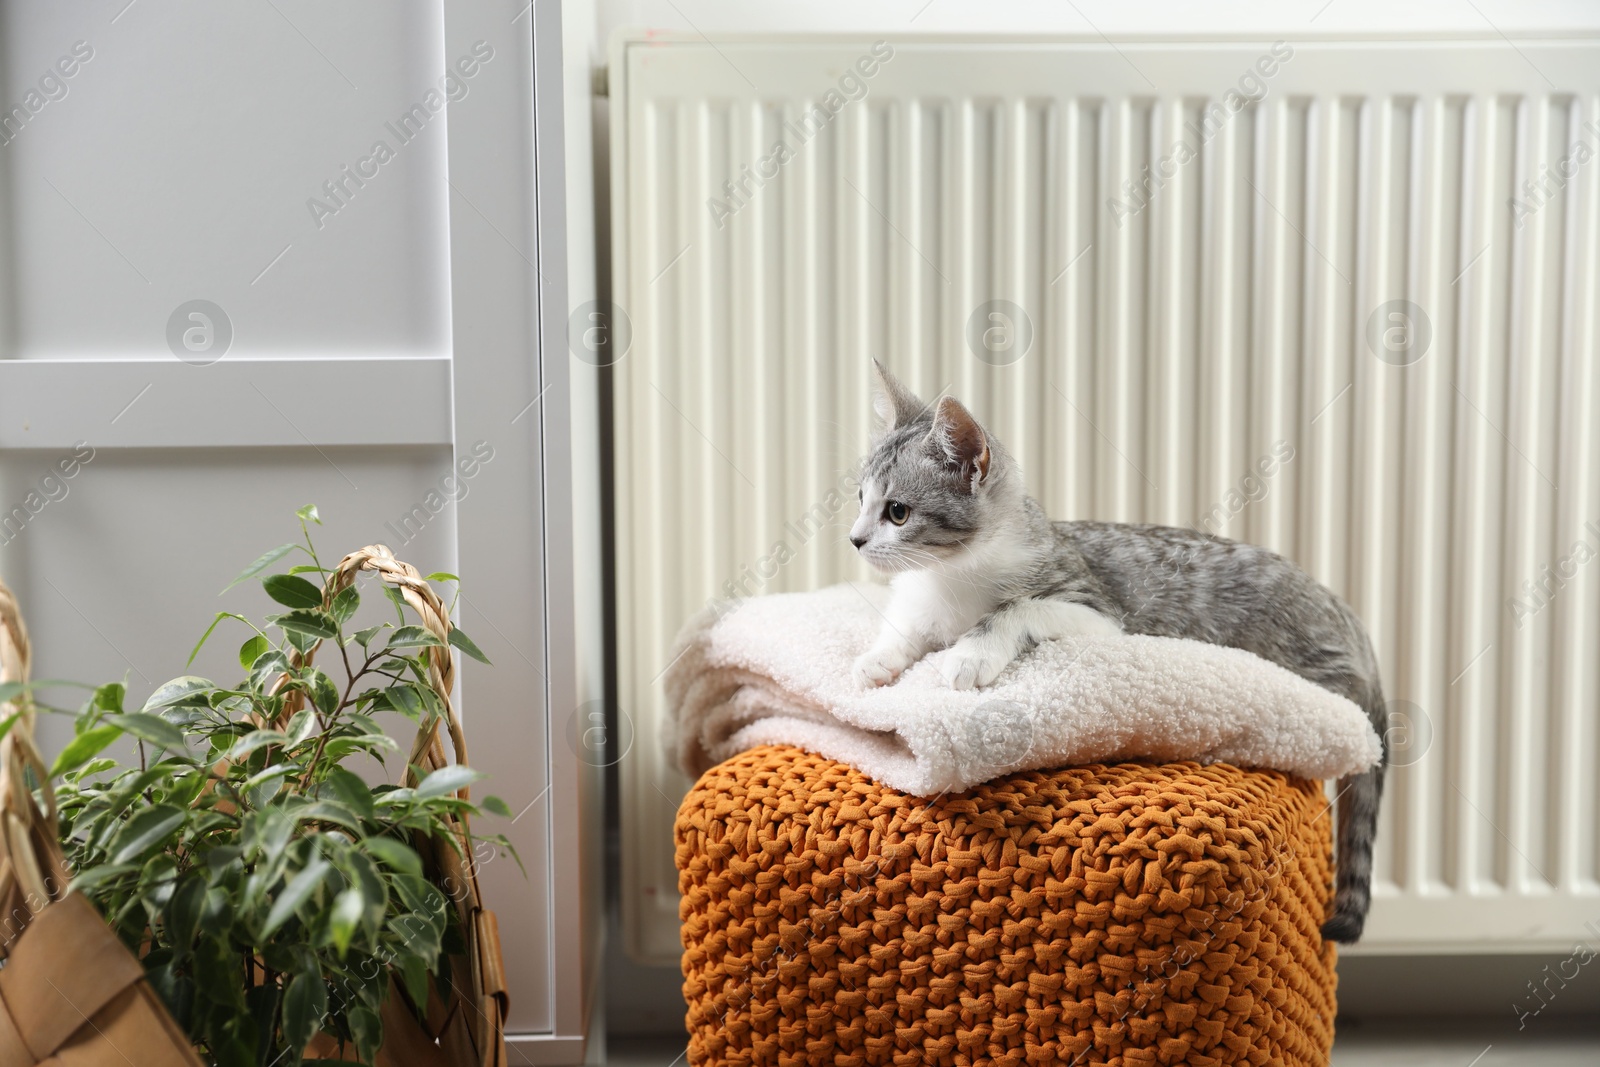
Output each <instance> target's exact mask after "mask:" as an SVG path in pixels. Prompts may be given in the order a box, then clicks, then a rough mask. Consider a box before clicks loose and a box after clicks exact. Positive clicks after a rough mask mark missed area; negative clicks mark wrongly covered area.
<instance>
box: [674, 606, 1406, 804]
mask: <svg viewBox="0 0 1600 1067" xmlns="http://www.w3.org/2000/svg"><path fill="white" fill-rule="evenodd" d="M888 597H889V590H888V589H887V588H886V587H884V586H881V585H874V584H865V583H861V584H857V583H845V584H843V585H836V586H833V587H831V588H828V589H823V590H821V591H819V592H815V593H783V594H778V595H773V596H759V597H750V598H748V599H745V600H741V601H737V602H735V603H732V604H723V605H719V606H717V607H713V608H707V609H706V610H705V611H703V612H702V613H701V614H700V615H699V616H697V617H696V618H695V619H693V620H691V621H690V622H689V624H688V625H686V626H685V627H684V629H683V632H682V633H681V634H680V635H679V638H678V645H677V647H676V648H675V649H674V650H673V652H674V655H675V656H676V657H677V658H676V659H675V660H674V662H673V663H672V666H671V667H670V668H669V669H668V671H667V674H666V690H667V698H668V703H669V707H670V711H671V716H672V729H671V730H670V731H669V738H668V742H667V743H668V746H669V748H670V751H671V756H672V758H673V760H674V761H675V762H676V763H677V765H678V766H679V767H681V768H682V769H683V770H684V771H686V772H688V773H689V774H690V775H696V776H697V775H699V774H701V773H702V772H704V771H705V770H706V769H707V768H708V767H710V766H712V765H713V764H716V763H719V762H721V761H722V760H725V759H728V758H729V757H731V756H734V755H736V754H738V753H739V752H742V751H744V750H745V749H749V748H753V747H755V746H757V745H768V744H788V745H797V746H799V747H801V748H804V749H807V750H809V751H812V752H817V753H820V754H822V755H824V756H827V757H829V758H831V759H836V760H840V761H842V762H845V763H849V764H851V765H853V766H855V767H857V768H859V769H860V770H862V771H863V772H865V773H866V774H868V775H870V776H871V777H873V778H875V779H877V780H878V781H879V782H881V783H882V784H884V785H887V786H889V787H890V788H893V789H897V790H899V791H901V792H904V793H910V794H912V795H915V796H933V795H936V794H939V793H943V792H947V791H948V792H961V791H964V790H966V789H970V788H971V787H973V786H975V785H977V784H979V783H980V782H985V781H988V780H989V779H991V778H996V777H999V776H1001V775H1004V774H1009V773H1011V772H1013V771H1022V770H1034V769H1037V768H1044V767H1065V766H1072V765H1076V764H1083V763H1104V762H1109V761H1112V760H1118V759H1136V758H1143V759H1153V760H1159V761H1170V760H1191V759H1192V760H1199V761H1202V762H1215V761H1223V762H1227V763H1233V764H1237V765H1239V766H1245V767H1268V768H1274V769H1276V770H1281V771H1287V772H1289V773H1291V774H1297V775H1301V776H1303V777H1306V778H1337V777H1340V776H1342V775H1345V774H1350V773H1353V772H1356V771H1360V770H1365V769H1366V768H1368V767H1371V766H1373V765H1374V764H1376V763H1377V762H1378V759H1379V753H1380V748H1379V743H1378V737H1377V735H1376V734H1375V733H1374V732H1373V730H1372V727H1371V726H1370V725H1369V724H1368V722H1367V717H1366V715H1364V714H1363V713H1362V711H1361V709H1360V708H1358V707H1356V705H1355V704H1353V703H1351V702H1350V701H1348V700H1346V699H1345V698H1344V697H1341V696H1338V695H1336V694H1334V693H1331V692H1329V691H1328V690H1326V689H1322V688H1321V687H1319V686H1316V685H1313V684H1312V683H1310V682H1307V681H1305V680H1304V679H1302V678H1299V677H1298V676H1296V675H1294V674H1291V673H1290V672H1289V671H1287V670H1285V669H1283V668H1282V667H1279V666H1278V665H1276V664H1274V663H1270V662H1268V661H1267V660H1264V659H1261V658H1260V657H1258V656H1255V655H1253V654H1251V653H1249V652H1244V651H1241V650H1239V649H1235V648H1222V647H1220V646H1217V645H1210V644H1205V643H1202V642H1199V641H1186V640H1179V639H1175V638H1166V637H1143V636H1134V635H1118V636H1111V637H1076V638H1068V639H1065V640H1061V641H1048V642H1045V643H1044V644H1041V645H1039V646H1038V647H1037V648H1035V649H1033V650H1032V651H1031V652H1027V653H1025V654H1024V655H1023V656H1021V657H1020V658H1019V659H1018V660H1017V661H1016V662H1015V663H1012V664H1011V665H1010V666H1009V667H1007V668H1006V669H1005V671H1004V672H1003V673H1002V674H1001V675H1000V677H999V678H998V679H996V680H995V683H994V684H993V685H991V686H989V687H988V688H987V689H978V690H966V691H956V690H953V689H950V688H949V687H948V686H947V685H946V684H945V682H944V679H943V678H942V677H941V676H940V674H939V672H938V669H937V662H936V660H937V657H938V656H940V655H941V654H942V653H937V652H936V653H933V654H932V655H931V656H929V657H927V658H925V659H924V660H923V661H922V662H920V663H917V664H916V665H914V666H913V667H911V669H910V670H908V671H907V672H906V673H905V674H904V675H902V676H901V678H900V680H899V681H897V682H896V683H895V684H893V685H890V686H885V687H883V688H881V689H871V690H867V689H862V688H860V687H858V685H857V684H856V682H855V681H854V680H853V678H852V676H851V670H850V668H851V664H852V662H853V661H854V659H855V657H856V656H858V655H859V654H860V653H861V652H863V651H865V650H866V648H867V646H868V645H869V644H871V642H872V640H873V638H874V637H875V636H876V634H877V630H878V627H879V626H880V625H882V615H881V611H882V610H883V608H884V605H885V604H886V603H887V601H888Z"/></svg>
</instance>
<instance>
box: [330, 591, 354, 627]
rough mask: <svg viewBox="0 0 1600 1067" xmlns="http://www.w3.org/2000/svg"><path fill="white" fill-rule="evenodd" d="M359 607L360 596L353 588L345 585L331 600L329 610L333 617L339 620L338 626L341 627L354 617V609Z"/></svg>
mask: <svg viewBox="0 0 1600 1067" xmlns="http://www.w3.org/2000/svg"><path fill="white" fill-rule="evenodd" d="M360 606H361V594H360V593H359V592H357V591H356V587H355V586H353V585H347V586H345V587H344V588H343V589H341V590H339V593H338V595H337V596H335V597H334V598H333V603H332V605H330V609H329V610H331V611H332V612H333V617H334V618H335V619H338V620H339V625H340V626H343V625H344V624H345V623H347V622H349V621H350V620H351V619H352V618H354V617H355V614H356V609H357V608H359V607H360Z"/></svg>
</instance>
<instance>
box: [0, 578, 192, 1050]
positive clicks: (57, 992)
mask: <svg viewBox="0 0 1600 1067" xmlns="http://www.w3.org/2000/svg"><path fill="white" fill-rule="evenodd" d="M28 653H29V650H28V632H27V630H26V629H25V628H24V627H23V625H22V615H21V613H20V612H19V611H18V610H17V602H16V599H15V598H14V597H13V596H12V595H11V590H10V589H7V588H6V586H5V583H3V582H0V682H21V681H26V680H27V677H28ZM13 716H15V719H14V720H13ZM0 722H11V729H10V730H9V731H8V732H7V733H6V735H5V738H4V740H0V821H3V822H4V833H0V908H3V909H4V915H5V916H6V921H5V934H4V941H3V942H0V957H3V958H4V960H5V965H4V966H3V967H0V1065H4V1067H34V1065H35V1064H51V1065H54V1064H57V1063H61V1064H71V1065H72V1067H200V1060H199V1059H198V1058H196V1056H195V1054H194V1050H192V1049H191V1048H190V1047H189V1045H188V1042H187V1039H186V1038H185V1037H184V1034H183V1031H182V1030H180V1029H178V1027H177V1025H176V1024H175V1023H174V1022H173V1021H172V1018H171V1016H169V1015H168V1014H167V1010H166V1008H164V1007H163V1006H162V1004H161V1001H160V1000H159V999H158V998H157V997H156V995H155V992H154V991H153V990H152V989H151V988H150V986H149V984H148V983H147V982H145V980H144V968H143V967H142V966H140V964H139V961H138V960H137V959H135V958H134V956H133V954H132V953H131V952H129V951H128V950H127V948H125V947H124V946H123V944H122V942H121V941H119V940H117V936H116V934H114V933H112V932H111V929H110V928H109V927H108V926H106V924H105V923H104V922H103V921H102V920H101V918H100V915H99V913H98V912H96V911H95V910H94V908H93V907H91V906H90V905H89V903H88V901H86V900H84V898H83V897H81V896H79V895H77V894H72V895H70V896H68V895H67V871H66V864H65V863H64V862H63V860H62V856H61V846H60V844H59V843H58V841H57V839H56V811H55V797H54V795H53V794H52V793H51V791H50V778H49V773H48V771H47V770H46V768H45V763H44V760H43V759H42V758H40V755H39V750H38V749H37V748H36V747H35V746H34V742H33V710H32V707H31V704H30V702H29V701H28V699H27V697H26V696H23V697H22V698H20V699H18V700H16V701H14V702H6V703H3V704H0ZM30 779H31V780H30ZM36 786H37V787H38V788H39V795H40V796H41V797H42V798H43V800H44V807H43V808H42V809H41V808H40V806H39V803H38V802H37V801H35V799H34V793H33V790H34V788H35V787H36Z"/></svg>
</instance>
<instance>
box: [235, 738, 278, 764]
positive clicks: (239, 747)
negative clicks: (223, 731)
mask: <svg viewBox="0 0 1600 1067" xmlns="http://www.w3.org/2000/svg"><path fill="white" fill-rule="evenodd" d="M288 740H289V735H288V734H285V733H282V732H281V731H278V730H252V731H250V732H249V733H247V734H245V735H244V736H243V737H241V738H239V740H237V741H235V742H234V743H233V747H231V748H229V749H228V754H227V759H228V761H229V762H230V763H237V762H239V761H240V760H242V759H244V758H245V757H246V756H248V755H249V754H250V753H252V752H254V751H255V750H256V749H258V748H263V747H265V746H267V745H282V744H286V743H287V742H288Z"/></svg>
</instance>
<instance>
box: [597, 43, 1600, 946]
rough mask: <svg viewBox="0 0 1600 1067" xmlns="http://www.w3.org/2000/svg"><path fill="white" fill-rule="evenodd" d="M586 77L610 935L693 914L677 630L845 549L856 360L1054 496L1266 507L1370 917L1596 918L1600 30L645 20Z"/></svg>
mask: <svg viewBox="0 0 1600 1067" xmlns="http://www.w3.org/2000/svg"><path fill="white" fill-rule="evenodd" d="M858 64H859V66H858ZM867 71H870V72H871V73H870V76H869V75H868V74H867V73H866V72H867ZM611 91H612V96H613V111H612V116H613V118H612V121H613V168H614V175H615V177H614V182H615V187H614V198H613V214H614V224H615V230H614V242H615V243H614V249H615V262H616V271H615V298H616V302H617V305H618V308H619V309H621V310H622V311H623V312H624V313H625V314H626V316H627V317H628V322H629V324H631V339H630V340H629V341H628V349H627V351H626V352H625V353H624V354H623V355H622V356H621V358H620V361H619V362H617V363H616V364H615V367H614V372H613V373H614V386H615V427H616V431H615V432H616V521H617V556H618V558H617V588H618V596H619V600H620V602H619V605H618V612H617V617H618V640H619V657H620V659H619V663H620V690H619V701H620V705H621V708H622V710H623V712H624V713H625V714H626V715H627V716H628V717H629V719H630V720H631V722H632V725H633V728H634V737H633V739H632V745H631V749H630V750H629V753H628V755H627V756H626V757H625V758H624V760H623V762H622V764H621V776H622V791H623V800H624V813H623V820H624V842H625V853H624V863H625V887H624V905H625V911H626V919H627V925H628V930H629V931H630V941H631V947H632V949H633V951H634V952H635V953H636V954H638V955H641V956H644V957H655V958H661V959H667V958H675V957H676V955H677V953H678V951H679V942H678V933H677V921H678V920H677V891H676V878H675V875H674V871H673V865H672V851H673V845H672V835H671V818H672V813H673V810H674V809H675V807H676V805H677V802H678V800H679V798H680V797H681V796H682V794H683V791H684V789H685V788H686V786H687V784H688V783H686V782H685V781H684V780H683V779H682V778H680V777H677V776H675V775H674V774H673V773H672V772H671V771H670V770H669V769H668V768H667V767H666V764H665V761H664V759H663V757H662V755H661V745H660V732H661V726H662V715H663V707H662V703H663V698H662V692H661V686H660V676H661V674H662V672H663V670H664V669H665V668H666V666H667V665H668V650H669V645H670V642H671V639H672V637H673V635H674V633H675V632H676V630H677V628H678V626H679V625H680V624H681V623H682V622H683V620H684V619H685V618H686V617H687V616H688V615H689V614H690V613H692V612H694V611H695V610H697V609H698V608H700V607H701V606H702V605H703V604H704V603H705V602H706V601H707V599H708V598H711V597H714V596H719V595H727V594H728V593H730V592H733V593H735V594H749V593H760V592H776V591H780V590H793V589H808V588H813V587H816V586H820V585H822V584H825V583H829V582H833V581H837V580H839V579H842V578H846V577H861V576H864V575H865V568H864V566H863V565H862V564H860V563H859V562H858V561H857V560H856V559H855V558H854V554H853V552H852V551H851V550H850V546H849V545H848V543H847V542H846V541H845V538H844V535H845V532H846V529H847V526H848V524H849V521H850V519H851V518H852V516H853V511H854V493H853V490H851V489H850V488H849V485H848V482H844V481H842V480H841V479H843V478H844V477H845V476H846V475H847V474H848V473H849V472H850V470H851V468H852V465H853V464H854V462H855V460H856V459H857V457H858V456H859V455H860V453H861V452H862V451H863V449H864V447H865V445H866V443H867V439H868V435H869V433H870V430H871V427H872V417H871V408H870V397H869V369H868V359H869V357H871V356H878V357H880V358H882V359H884V360H885V361H886V362H887V363H888V364H889V365H890V366H891V367H893V368H894V369H895V370H896V371H897V372H898V373H900V374H901V376H902V377H904V378H905V379H906V380H907V381H908V383H909V384H911V385H912V386H913V387H914V388H916V389H917V390H919V391H920V392H921V393H922V395H924V396H933V395H935V394H937V393H938V392H939V391H940V390H941V389H948V390H950V391H951V392H953V393H954V394H956V395H957V396H959V397H960V398H961V399H962V400H964V401H966V402H968V403H969V404H970V406H971V407H972V408H973V409H974V411H975V412H976V413H977V414H978V415H979V417H980V418H981V419H983V420H984V421H985V422H986V423H987V425H989V426H990V427H991V428H992V429H993V430H994V431H995V432H996V433H997V434H998V435H999V436H1000V437H1001V439H1002V440H1004V441H1005V442H1006V443H1007V444H1008V445H1009V446H1010V447H1011V449H1012V450H1013V451H1014V452H1015V453H1016V455H1017V456H1018V457H1019V458H1020V460H1021V463H1022V465H1023V468H1024V470H1025V472H1026V474H1027V477H1028V479H1029V481H1030V484H1031V485H1032V486H1033V489H1034V491H1035V493H1036V495H1038V496H1039V497H1040V498H1041V499H1042V501H1043V502H1044V504H1045V506H1046V507H1047V508H1048V509H1049V511H1050V513H1051V514H1052V515H1054V516H1056V517H1058V518H1086V517H1093V518H1099V519H1109V520H1119V521H1149V522H1161V523H1171V524H1182V525H1198V526H1202V527H1204V528H1207V529H1210V530H1213V531H1215V532H1217V533H1220V534H1223V535H1226V536H1230V537H1235V538H1241V539H1244V540H1248V541H1254V542H1258V543H1261V544H1264V545H1267V546H1270V547H1272V548H1274V549H1276V550H1278V551H1280V552H1283V553H1285V554H1287V555H1289V556H1291V557H1292V558H1294V559H1296V560H1298V561H1299V562H1300V563H1301V564H1303V565H1304V566H1305V567H1307V568H1308V569H1309V570H1310V571H1311V573H1313V574H1314V575H1316V576H1317V577H1318V578H1319V579H1321V580H1323V581H1325V582H1327V583H1328V584H1329V585H1331V586H1332V587H1333V588H1334V589H1336V590H1337V591H1339V592H1340V593H1341V594H1342V595H1344V596H1345V597H1346V598H1348V599H1349V600H1350V602H1351V603H1352V604H1353V605H1354V606H1355V608H1356V609H1357V611H1359V612H1360V614H1361V615H1362V617H1363V618H1365V619H1366V620H1367V623H1368V625H1369V627H1370V629H1371V632H1372V636H1373V639H1374V641H1375V643H1376V646H1377V650H1378V654H1379V657H1380V659H1381V661H1382V663H1383V669H1384V679H1385V684H1386V689H1387V692H1388V694H1389V695H1390V697H1391V698H1392V701H1393V702H1394V703H1393V705H1392V708H1393V710H1394V711H1395V712H1396V714H1395V717H1394V723H1395V730H1394V736H1393V738H1392V740H1393V741H1394V742H1395V744H1396V751H1397V757H1398V758H1397V763H1399V764H1402V765H1401V766H1397V767H1396V768H1395V769H1394V770H1393V771H1392V772H1391V774H1390V777H1389V781H1388V792H1387V796H1386V798H1385V806H1384V812H1383V820H1382V826H1381V830H1380V834H1379V842H1378V844H1379V860H1378V868H1377V875H1376V884H1375V895H1376V898H1377V899H1376V902H1375V904H1374V906H1373V913H1372V918H1371V921H1370V922H1369V924H1368V926H1367V937H1366V940H1365V941H1364V942H1363V946H1362V949H1360V950H1359V951H1389V952H1394V951H1441V952H1447V951H1482V950H1486V949H1487V950H1507V951H1509V950H1513V949H1515V950H1532V949H1565V948H1570V946H1571V943H1572V942H1573V940H1574V939H1576V938H1578V937H1580V936H1583V934H1582V928H1583V923H1584V922H1585V921H1595V920H1600V817H1597V812H1600V785H1597V782H1600V776H1597V774H1596V772H1597V770H1600V730H1597V719H1600V714H1597V713H1600V561H1594V562H1591V561H1590V557H1591V556H1595V555H1600V425H1597V424H1600V349H1597V342H1600V337H1597V323H1596V307H1595V305H1596V301H1597V299H1600V263H1597V257H1600V158H1590V157H1591V156H1596V155H1597V154H1600V123H1597V121H1596V120H1597V118H1600V97H1597V91H1600V43H1597V42H1596V41H1594V40H1562V41H1553V40H1518V41H1516V42H1514V43H1508V42H1506V41H1504V40H1502V39H1501V38H1499V37H1498V36H1493V37H1487V38H1483V39H1459V38H1456V39H1449V40H1444V39H1441V40H1424V39H1417V40H1411V41H1407V42H1404V43H1392V42H1390V43H1385V42H1379V41H1347V42H1341V41H1329V40H1322V41H1318V42H1314V43H1313V42H1304V43H1303V42H1295V41H1290V42H1287V43H1283V44H1276V45H1275V44H1274V42H1272V41H1269V40H1262V41H1254V42H1252V41H1243V42H1230V43H1203V44H1195V43H1187V44H1177V43H1171V44H1168V43H1160V42H1155V41H1144V42H1126V43H1117V44H1112V43H1110V42H1104V41H1100V40H1095V41H1066V40H1061V41H1053V42H1040V41H1037V40H1034V41H1026V42H1006V41H987V42H986V41H973V42H954V41H950V40H948V39H946V40H942V41H941V40H935V39H928V38H924V39H921V40H888V41H885V42H884V43H883V44H882V45H879V46H877V48H876V49H875V48H874V45H873V42H872V41H870V40H843V39H816V38H804V39H798V40H797V39H794V38H785V39H774V38H765V39H762V38H753V37H726V38H713V39H712V40H709V41H708V40H705V39H702V38H700V37H698V36H694V37H670V36H669V37H661V36H652V37H650V38H648V39H646V38H644V37H639V38H635V39H627V40H622V41H619V42H618V44H617V46H616V51H615V54H614V61H613V64H612V68H611ZM830 92H831V93H833V94H834V95H832V96H830V95H829V94H830ZM819 109H820V110H819ZM1180 142H1181V143H1182V144H1183V146H1184V147H1182V148H1180V147H1177V146H1178V145H1179V143H1180ZM1580 142H1581V143H1582V145H1583V147H1582V148H1576V147H1575V146H1576V145H1578V144H1579V143H1580ZM779 143H781V144H782V145H783V148H781V149H779V148H777V147H776V146H777V145H778V144H779ZM619 323H620V317H619V319H618V321H617V323H614V324H613V325H614V326H615V325H617V324H619ZM613 338H614V339H616V340H619V341H620V339H621V338H622V332H621V331H620V330H618V331H616V332H614V334H613ZM980 357H981V358H980Z"/></svg>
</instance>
